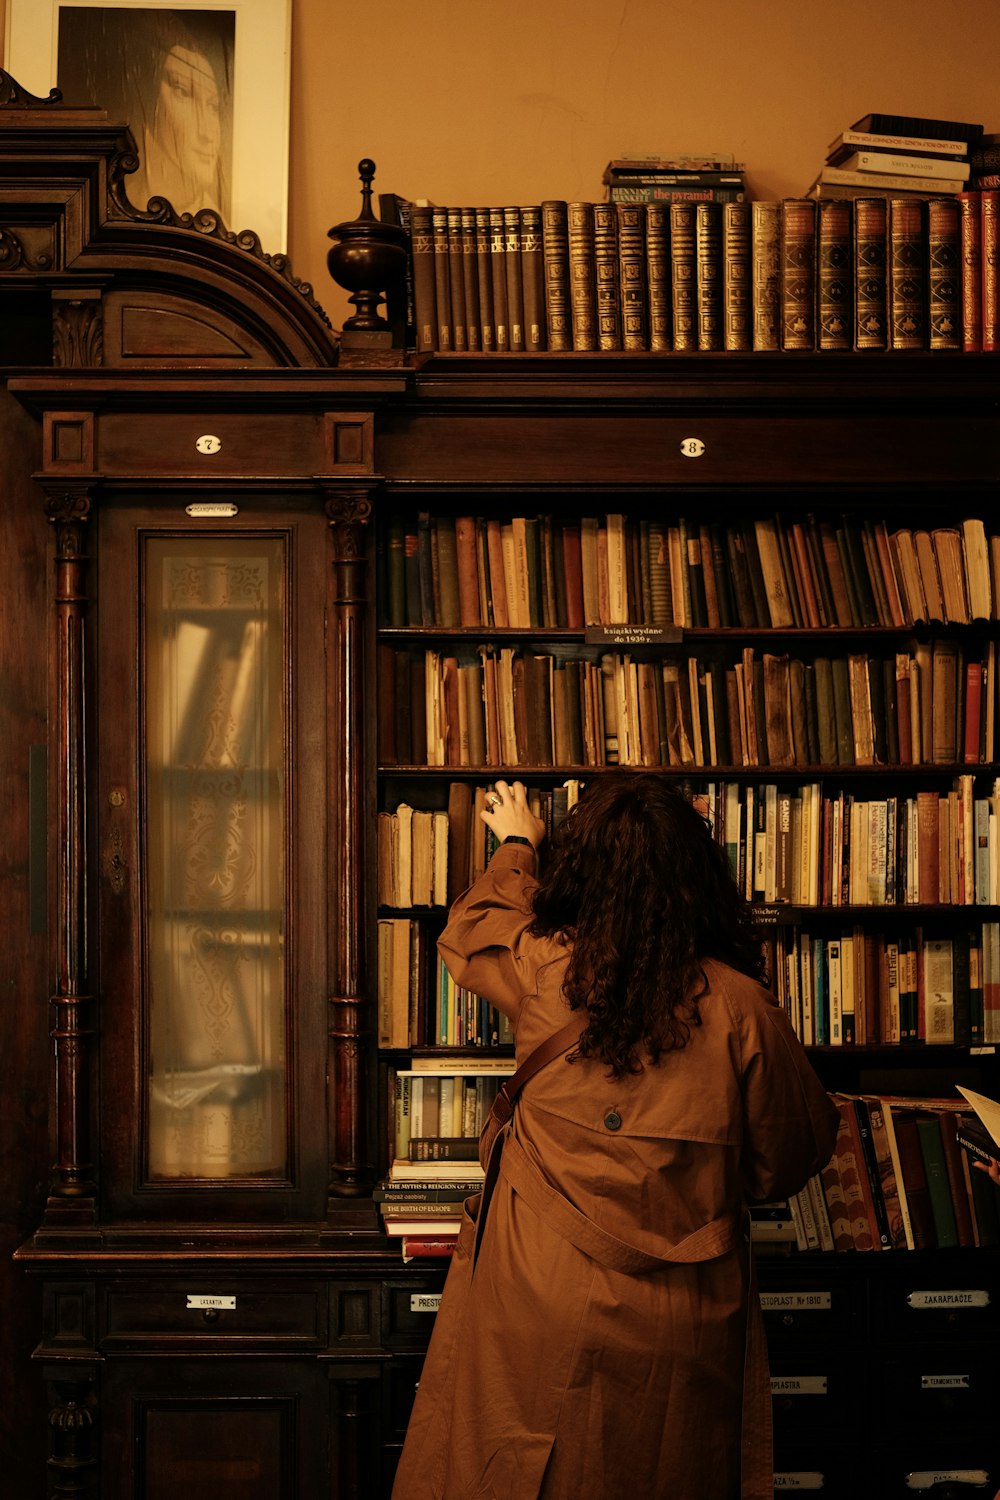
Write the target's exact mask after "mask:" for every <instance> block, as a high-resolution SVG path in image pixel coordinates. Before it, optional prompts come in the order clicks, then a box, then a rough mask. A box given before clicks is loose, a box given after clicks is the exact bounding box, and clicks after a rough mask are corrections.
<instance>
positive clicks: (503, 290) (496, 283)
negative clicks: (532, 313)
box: [490, 207, 510, 354]
mask: <svg viewBox="0 0 1000 1500" xmlns="http://www.w3.org/2000/svg"><path fill="white" fill-rule="evenodd" d="M490 281H491V283H492V288H493V342H494V345H495V347H496V352H497V353H498V354H507V353H508V352H509V350H510V314H509V310H508V307H507V235H506V229H505V226H504V221H503V209H502V208H497V207H491V209H490Z"/></svg>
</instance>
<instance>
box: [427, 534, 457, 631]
mask: <svg viewBox="0 0 1000 1500" xmlns="http://www.w3.org/2000/svg"><path fill="white" fill-rule="evenodd" d="M431 533H432V539H433V551H432V554H431V556H432V558H433V559H434V562H435V567H436V572H435V586H434V595H435V601H434V602H435V608H436V615H435V622H436V623H437V624H438V625H444V626H446V627H448V628H451V627H452V626H454V625H460V624H461V623H462V622H461V616H460V613H459V584H458V546H457V542H456V537H455V522H454V520H453V519H452V518H451V517H450V516H435V517H434V518H433V519H432V521H431Z"/></svg>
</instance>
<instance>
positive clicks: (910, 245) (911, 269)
mask: <svg viewBox="0 0 1000 1500" xmlns="http://www.w3.org/2000/svg"><path fill="white" fill-rule="evenodd" d="M925 239H926V232H925V229H924V204H923V201H922V199H919V198H890V199H889V348H890V349H923V348H926V346H927V310H926V297H927V284H926V272H925V270H924V245H925Z"/></svg>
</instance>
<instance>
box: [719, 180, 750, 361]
mask: <svg viewBox="0 0 1000 1500" xmlns="http://www.w3.org/2000/svg"><path fill="white" fill-rule="evenodd" d="M750 211H751V204H749V203H725V204H723V206H722V327H723V337H722V342H723V348H725V349H751V348H752V347H753V280H752V270H751V251H750V239H751V235H750Z"/></svg>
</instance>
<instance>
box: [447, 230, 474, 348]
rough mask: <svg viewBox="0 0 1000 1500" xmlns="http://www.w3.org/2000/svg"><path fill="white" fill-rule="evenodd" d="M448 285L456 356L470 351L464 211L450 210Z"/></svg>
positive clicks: (452, 338) (452, 336)
mask: <svg viewBox="0 0 1000 1500" xmlns="http://www.w3.org/2000/svg"><path fill="white" fill-rule="evenodd" d="M447 220H448V285H449V287H450V289H451V347H452V348H453V349H454V351H455V353H456V354H464V353H465V351H466V349H468V347H469V345H468V340H467V338H466V331H465V328H466V324H465V266H464V261H463V256H462V210H461V209H460V208H449V209H448V213H447Z"/></svg>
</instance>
